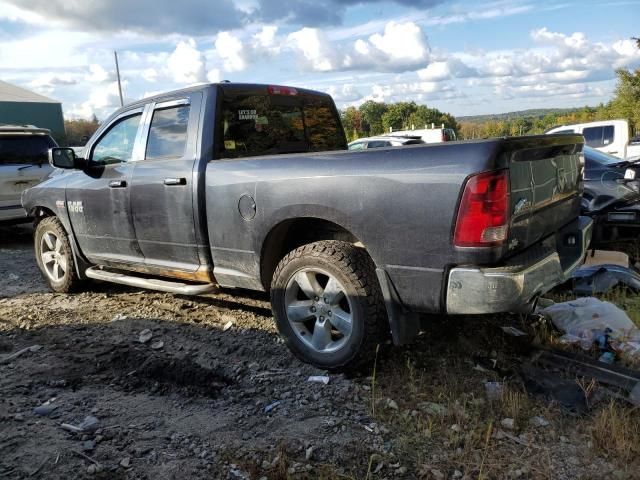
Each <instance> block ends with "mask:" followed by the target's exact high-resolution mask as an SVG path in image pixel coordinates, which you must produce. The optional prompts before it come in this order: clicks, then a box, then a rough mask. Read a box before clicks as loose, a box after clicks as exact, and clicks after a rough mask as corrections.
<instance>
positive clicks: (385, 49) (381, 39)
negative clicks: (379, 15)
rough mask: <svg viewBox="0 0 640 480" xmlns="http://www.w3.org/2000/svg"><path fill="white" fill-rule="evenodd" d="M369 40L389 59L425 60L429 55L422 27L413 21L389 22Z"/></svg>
mask: <svg viewBox="0 0 640 480" xmlns="http://www.w3.org/2000/svg"><path fill="white" fill-rule="evenodd" d="M369 42H370V43H371V44H372V45H373V46H374V47H375V48H377V49H378V50H379V51H380V52H382V53H385V54H386V56H387V57H388V58H389V59H390V60H398V61H403V60H404V61H407V62H409V63H411V62H417V63H420V62H425V61H426V60H428V56H429V45H427V38H426V36H425V35H424V33H423V32H422V29H421V28H420V27H419V26H418V25H416V24H415V23H413V22H406V23H396V22H389V23H387V24H386V25H385V27H384V33H383V34H382V35H381V34H379V33H374V34H373V35H371V36H370V37H369Z"/></svg>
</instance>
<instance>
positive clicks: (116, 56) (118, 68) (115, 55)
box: [113, 50, 124, 107]
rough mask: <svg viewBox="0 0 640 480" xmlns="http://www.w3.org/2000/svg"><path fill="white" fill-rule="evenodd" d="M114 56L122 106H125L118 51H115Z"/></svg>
mask: <svg viewBox="0 0 640 480" xmlns="http://www.w3.org/2000/svg"><path fill="white" fill-rule="evenodd" d="M113 57H114V58H115V59H116V76H117V77H118V93H119V94H120V106H121V107H123V106H124V101H123V100H122V84H121V83H120V67H118V52H116V51H115V50H114V51H113Z"/></svg>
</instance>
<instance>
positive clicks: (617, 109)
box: [608, 68, 640, 131]
mask: <svg viewBox="0 0 640 480" xmlns="http://www.w3.org/2000/svg"><path fill="white" fill-rule="evenodd" d="M616 73H617V75H618V85H617V86H616V90H615V94H614V97H613V100H611V102H610V103H609V105H608V109H609V112H610V113H611V116H613V117H618V118H626V119H627V120H628V121H629V124H630V125H631V127H632V128H633V129H634V130H635V131H638V130H640V68H639V69H637V70H636V71H635V72H629V71H628V70H618V71H617V72H616Z"/></svg>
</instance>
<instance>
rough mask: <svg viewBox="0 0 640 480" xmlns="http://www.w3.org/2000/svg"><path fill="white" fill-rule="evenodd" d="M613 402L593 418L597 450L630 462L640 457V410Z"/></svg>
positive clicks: (593, 432) (592, 434)
mask: <svg viewBox="0 0 640 480" xmlns="http://www.w3.org/2000/svg"><path fill="white" fill-rule="evenodd" d="M638 410H639V409H638V408H627V407H623V406H621V405H619V404H617V403H614V402H611V403H609V404H608V405H607V406H606V407H604V408H603V409H601V410H600V411H599V412H597V413H596V414H595V415H594V417H593V420H592V426H591V438H592V440H593V445H594V447H595V449H596V451H598V452H600V453H603V454H605V455H608V456H611V457H613V458H615V459H617V460H618V461H620V462H622V463H624V464H628V463H630V462H632V461H633V460H636V461H637V460H638V458H640V411H638Z"/></svg>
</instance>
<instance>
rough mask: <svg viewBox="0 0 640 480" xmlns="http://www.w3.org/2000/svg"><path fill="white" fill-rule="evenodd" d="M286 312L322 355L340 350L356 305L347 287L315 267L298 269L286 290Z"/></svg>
mask: <svg viewBox="0 0 640 480" xmlns="http://www.w3.org/2000/svg"><path fill="white" fill-rule="evenodd" d="M284 303H285V309H286V313H287V319H288V321H289V324H290V325H291V328H292V329H293V331H294V332H295V333H296V335H297V336H298V338H300V340H302V341H303V342H304V343H305V344H306V345H307V346H308V347H309V348H311V349H312V350H314V351H316V352H319V353H328V352H333V351H336V350H339V349H340V348H342V347H343V346H344V345H345V344H346V343H347V342H348V341H349V337H350V336H351V331H352V328H353V305H352V303H351V299H350V298H349V297H348V296H347V294H346V289H345V288H344V286H343V285H342V284H341V283H340V282H339V281H338V280H337V279H336V278H335V277H334V276H333V275H331V274H330V273H328V272H326V271H324V270H322V269H319V268H315V267H311V268H303V269H301V270H298V271H297V272H296V273H295V274H294V275H293V276H292V277H291V278H290V279H289V282H288V283H287V287H286V289H285V299H284Z"/></svg>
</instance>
